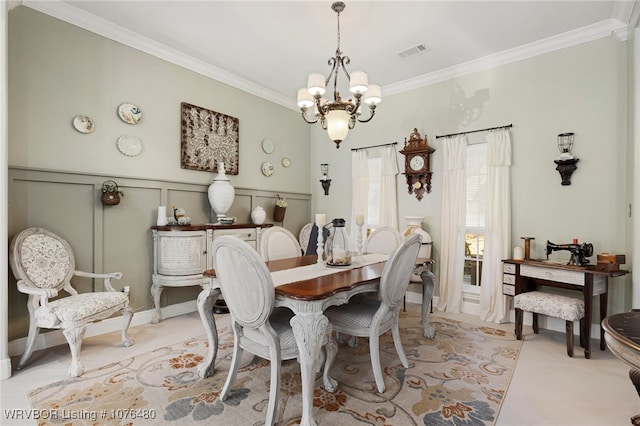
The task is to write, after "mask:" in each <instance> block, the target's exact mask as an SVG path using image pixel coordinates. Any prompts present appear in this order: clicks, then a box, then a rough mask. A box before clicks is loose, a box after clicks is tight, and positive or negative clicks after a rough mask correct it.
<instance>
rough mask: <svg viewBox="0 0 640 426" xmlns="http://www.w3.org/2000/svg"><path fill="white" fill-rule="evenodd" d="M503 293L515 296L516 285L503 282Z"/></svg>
mask: <svg viewBox="0 0 640 426" xmlns="http://www.w3.org/2000/svg"><path fill="white" fill-rule="evenodd" d="M502 294H504V295H505V296H515V295H516V286H514V285H510V284H502Z"/></svg>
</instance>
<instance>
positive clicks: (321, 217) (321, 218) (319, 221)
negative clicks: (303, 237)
mask: <svg viewBox="0 0 640 426" xmlns="http://www.w3.org/2000/svg"><path fill="white" fill-rule="evenodd" d="M326 224H327V215H326V214H324V213H319V214H316V225H317V226H318V228H321V227H323V226H324V225H326Z"/></svg>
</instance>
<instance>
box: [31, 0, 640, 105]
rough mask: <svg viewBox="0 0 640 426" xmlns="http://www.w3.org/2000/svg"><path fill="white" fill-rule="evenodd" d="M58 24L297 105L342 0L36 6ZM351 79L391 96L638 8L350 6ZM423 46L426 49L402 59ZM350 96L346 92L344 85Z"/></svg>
mask: <svg viewBox="0 0 640 426" xmlns="http://www.w3.org/2000/svg"><path fill="white" fill-rule="evenodd" d="M22 3H23V4H25V5H26V6H28V7H32V8H34V9H37V10H40V11H42V12H44V13H47V14H49V15H52V16H55V17H57V18H59V19H63V20H66V21H68V22H70V23H73V24H75V25H78V26H81V27H83V28H86V29H89V30H91V31H94V32H96V33H99V34H101V35H104V36H106V37H109V38H112V39H114V40H117V41H120V42H122V43H125V44H128V45H130V46H132V47H135V48H138V49H140V50H143V51H146V52H148V53H151V54H154V55H156V56H159V57H161V58H163V59H166V60H169V61H172V62H174V63H177V64H179V65H182V66H186V67H188V68H191V69H193V70H195V71H198V72H200V73H203V74H205V75H208V76H211V77H213V78H216V79H218V80H221V81H223V82H225V83H228V84H231V85H233V86H236V87H239V88H241V89H243V90H246V91H248V92H251V93H254V94H257V95H259V96H262V97H265V98H268V99H270V100H273V101H274V102H277V103H279V104H282V105H285V106H287V107H290V108H295V101H296V99H295V98H296V92H297V88H299V87H302V86H305V85H306V77H307V75H308V74H309V73H310V72H314V71H315V72H320V73H322V74H325V75H327V73H328V72H329V69H330V68H329V66H328V65H327V60H328V59H329V58H330V57H332V56H334V53H335V50H336V44H337V22H336V21H337V20H336V14H335V13H334V12H333V11H332V10H331V3H332V2H331V1H311V0H306V1H303V0H300V1H188V0H182V1H141V0H138V1H117V0H109V1H96V0H91V1H59V0H53V1H52V0H48V1H32V0H24V1H23V2H22ZM345 3H346V8H345V10H344V12H342V13H341V15H340V26H341V43H340V47H341V50H342V51H343V53H344V54H345V55H347V56H349V57H350V58H351V64H350V65H349V66H348V69H349V71H356V70H363V71H366V72H367V73H368V74H369V81H370V83H377V84H379V85H381V86H382V90H383V97H384V95H385V94H386V95H388V94H391V93H398V92H401V91H403V90H407V89H411V88H414V87H417V86H420V85H424V84H428V83H430V82H434V81H438V80H443V79H445V78H451V77H454V76H456V75H461V74H464V73H466V72H471V71H473V70H476V69H480V68H483V67H487V66H492V65H496V64H499V63H506V62H510V61H514V60H518V59H523V58H525V57H529V56H533V55H536V54H540V53H544V52H547V51H551V50H555V49H558V48H562V47H566V46H570V45H572V44H576V43H580V42H583V41H587V40H590V39H594V38H598V37H605V36H609V35H610V34H611V33H612V32H615V33H616V34H617V35H618V36H619V37H621V38H623V39H625V38H626V35H627V32H628V31H627V30H628V28H630V27H631V28H632V27H634V26H635V24H636V23H637V16H638V10H637V9H638V8H640V7H638V6H636V7H634V6H635V1H633V0H616V1H611V0H610V1H575V0H573V1H551V0H550V1H517V0H510V1H451V0H449V1H384V0H366V1H345ZM418 44H424V45H425V46H427V48H428V51H427V52H426V53H423V54H420V55H417V56H413V57H409V58H401V57H400V56H399V53H400V52H402V51H404V50H406V49H409V48H412V47H414V46H416V45H418ZM343 90H344V88H343Z"/></svg>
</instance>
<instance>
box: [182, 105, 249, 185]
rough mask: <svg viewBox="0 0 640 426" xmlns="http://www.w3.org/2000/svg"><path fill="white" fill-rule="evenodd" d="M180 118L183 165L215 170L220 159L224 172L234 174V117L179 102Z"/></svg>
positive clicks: (236, 155) (236, 130)
mask: <svg viewBox="0 0 640 426" xmlns="http://www.w3.org/2000/svg"><path fill="white" fill-rule="evenodd" d="M180 120H181V123H182V124H181V127H182V128H181V135H182V136H181V150H180V151H181V161H180V166H181V167H182V168H183V169H190V170H202V171H206V172H217V171H218V162H220V161H222V162H223V163H224V169H225V171H226V173H227V174H229V175H237V174H238V159H239V151H238V148H239V131H240V121H239V120H238V119H237V118H235V117H231V116H229V115H225V114H221V113H219V112H215V111H210V110H208V109H205V108H202V107H199V106H195V105H191V104H188V103H186V102H182V104H181V114H180Z"/></svg>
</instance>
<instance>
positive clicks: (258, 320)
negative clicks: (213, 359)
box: [213, 235, 337, 425]
mask: <svg viewBox="0 0 640 426" xmlns="http://www.w3.org/2000/svg"><path fill="white" fill-rule="evenodd" d="M213 266H214V268H215V271H216V278H217V280H218V283H219V284H220V288H221V290H222V295H223V296H224V300H225V301H226V302H227V306H228V307H229V313H230V314H231V319H232V327H233V337H234V345H233V356H232V359H231V366H230V368H229V374H228V376H227V380H226V381H225V384H224V386H223V388H222V392H221V393H220V400H221V401H225V400H226V399H227V397H228V396H229V393H230V391H231V386H233V384H234V382H235V379H236V375H237V372H238V367H239V365H240V359H241V358H242V353H243V350H247V351H249V352H251V353H252V354H254V355H257V356H259V357H261V358H265V359H268V360H270V361H271V384H270V389H269V405H268V408H267V417H266V422H265V424H266V425H273V424H274V422H275V416H276V412H277V406H278V399H279V396H278V394H279V391H280V365H281V362H282V360H287V359H294V358H298V346H297V344H296V339H295V336H294V334H293V330H292V328H291V324H290V321H291V318H292V317H293V312H292V311H291V310H290V309H287V308H275V309H274V303H275V287H274V284H273V280H272V278H271V274H270V273H269V270H268V269H267V267H266V265H265V264H264V262H263V260H262V259H261V258H260V256H259V255H258V253H257V252H256V251H255V250H254V249H253V248H251V247H250V246H249V245H248V244H247V243H245V242H244V241H242V240H241V239H239V238H238V237H235V236H231V235H227V236H223V237H220V238H217V239H216V240H215V241H214V243H213ZM331 332H332V331H331V326H330V325H329V327H328V330H327V333H326V335H325V342H324V343H325V345H324V351H325V352H324V356H325V367H324V386H325V388H326V389H327V390H329V391H330V392H333V391H335V389H336V387H337V383H336V382H335V381H334V380H333V379H331V378H330V377H329V369H330V368H331V365H332V364H333V360H334V358H335V355H336V352H337V346H336V344H335V342H334V341H333V340H332V338H331Z"/></svg>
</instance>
